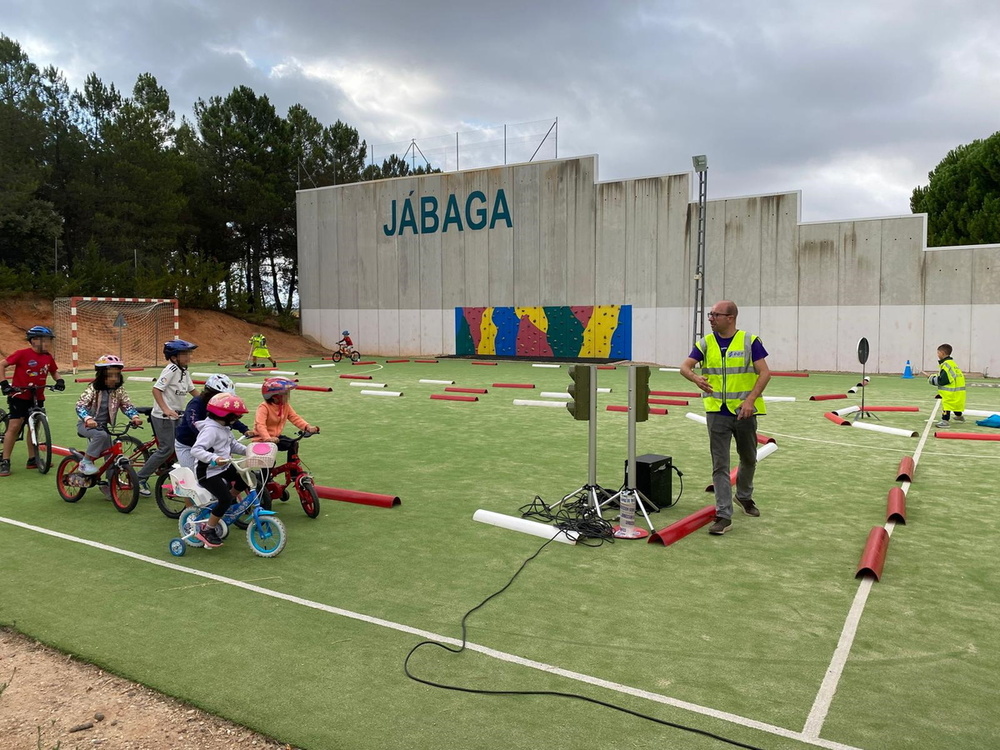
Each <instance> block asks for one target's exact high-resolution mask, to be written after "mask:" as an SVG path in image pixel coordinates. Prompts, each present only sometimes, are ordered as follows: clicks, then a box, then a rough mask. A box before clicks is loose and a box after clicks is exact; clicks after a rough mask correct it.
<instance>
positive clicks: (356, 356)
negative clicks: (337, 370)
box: [330, 346, 361, 362]
mask: <svg viewBox="0 0 1000 750" xmlns="http://www.w3.org/2000/svg"><path fill="white" fill-rule="evenodd" d="M344 357H347V358H348V359H349V360H351V362H357V361H359V360H360V359H361V352H359V351H357V350H356V349H355V348H354V347H353V346H342V347H340V348H339V349H338V350H337V351H335V352H334V353H333V354H332V355H331V356H330V359H332V360H333V361H334V362H339V361H340V360H342V359H343V358H344Z"/></svg>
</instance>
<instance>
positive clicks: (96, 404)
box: [76, 354, 142, 475]
mask: <svg viewBox="0 0 1000 750" xmlns="http://www.w3.org/2000/svg"><path fill="white" fill-rule="evenodd" d="M124 367H125V363H124V362H122V361H121V359H119V358H118V357H116V356H115V355H114V354H104V355H102V356H100V357H98V359H97V362H95V363H94V382H92V383H91V384H90V385H88V386H87V388H86V390H84V392H83V395H81V396H80V400H79V401H77V402H76V415H77V416H78V417H79V418H80V421H79V422H77V425H76V434H77V435H79V436H80V437H82V438H87V440H88V441H89V442H88V443H87V450H86V453H85V454H84V456H83V460H82V461H80V467H79V471H80V473H81V474H87V475H91V474H96V473H97V472H98V471H99V469H98V468H97V464H95V463H94V461H95V459H97V458H99V457H100V456H101V454H103V453H104V452H105V451H106V450H107V449H108V448H110V447H111V435H110V434H108V431H107V429H106V427H107V426H108V425H109V424H114V422H115V417H116V416H118V412H119V411H122V412H124V413H125V416H127V417H128V418H129V419H131V420H132V424H134V425H135V426H136V427H138V426H139V425H141V424H142V415H141V414H139V412H138V411H136V408H135V407H134V406H133V405H132V399H130V398H129V395H128V392H127V391H126V390H125V388H124V387H123V386H122V382H123V381H122V369H123V368H124Z"/></svg>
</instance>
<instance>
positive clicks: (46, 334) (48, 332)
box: [25, 326, 56, 341]
mask: <svg viewBox="0 0 1000 750" xmlns="http://www.w3.org/2000/svg"><path fill="white" fill-rule="evenodd" d="M55 337H56V335H55V334H54V333H52V329H51V328H47V327H46V326H32V327H31V328H29V329H28V332H27V333H26V334H25V338H26V339H27V340H28V341H31V340H32V339H54V338H55Z"/></svg>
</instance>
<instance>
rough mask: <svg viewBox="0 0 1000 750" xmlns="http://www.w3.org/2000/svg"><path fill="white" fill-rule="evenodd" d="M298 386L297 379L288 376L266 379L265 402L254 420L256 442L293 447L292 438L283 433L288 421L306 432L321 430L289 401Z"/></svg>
mask: <svg viewBox="0 0 1000 750" xmlns="http://www.w3.org/2000/svg"><path fill="white" fill-rule="evenodd" d="M296 387H297V386H296V383H295V381H294V380H289V379H288V378H268V379H267V380H265V381H264V384H263V385H262V386H261V387H260V393H261V395H262V396H263V397H264V403H262V404H261V405H260V406H258V407H257V413H256V415H255V417H254V422H253V430H254V432H255V433H256V436H255V437H254V440H255V441H256V442H269V443H277V444H278V450H282V451H287V450H288V449H289V448H291V440H290V439H289V438H287V437H285V436H283V435H282V434H281V431H282V430H283V429H284V428H285V423H286V422H291V423H292V424H293V425H295V426H296V427H298V428H299V429H300V430H304V431H305V432H312V433H316V432H319V427H316V426H315V425H311V424H309V423H308V422H306V420H304V419H303V418H302V417H300V416H299V415H298V414H296V413H295V409H293V408H292V405H291V404H290V403H289V400H290V399H291V397H292V391H293V390H294V389H295V388H296Z"/></svg>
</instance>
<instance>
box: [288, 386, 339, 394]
mask: <svg viewBox="0 0 1000 750" xmlns="http://www.w3.org/2000/svg"><path fill="white" fill-rule="evenodd" d="M295 390H297V391H319V392H320V393H329V392H330V391H332V390H333V388H331V387H330V386H328V385H300V386H299V387H298V388H296V389H295Z"/></svg>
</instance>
